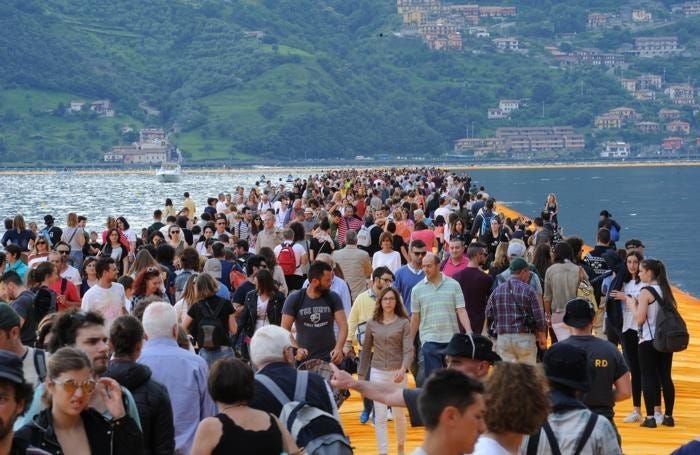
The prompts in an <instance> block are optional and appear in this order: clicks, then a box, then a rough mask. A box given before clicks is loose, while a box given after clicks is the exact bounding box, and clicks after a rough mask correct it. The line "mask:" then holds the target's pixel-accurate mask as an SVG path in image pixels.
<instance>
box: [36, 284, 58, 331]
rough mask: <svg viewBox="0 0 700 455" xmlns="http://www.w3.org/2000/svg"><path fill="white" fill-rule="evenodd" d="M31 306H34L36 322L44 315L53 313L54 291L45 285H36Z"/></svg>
mask: <svg viewBox="0 0 700 455" xmlns="http://www.w3.org/2000/svg"><path fill="white" fill-rule="evenodd" d="M32 306H33V307H34V317H35V320H36V321H37V323H38V322H39V321H41V320H42V319H44V316H46V315H47V314H49V313H55V312H56V311H57V308H56V292H55V291H54V290H53V289H49V288H48V287H46V286H40V287H38V288H37V289H36V291H35V292H34V299H33V300H32Z"/></svg>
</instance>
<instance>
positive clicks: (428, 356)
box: [421, 341, 447, 379]
mask: <svg viewBox="0 0 700 455" xmlns="http://www.w3.org/2000/svg"><path fill="white" fill-rule="evenodd" d="M446 347H447V343H435V342H433V341H426V342H425V343H423V346H422V347H421V350H422V352H423V371H424V373H423V377H424V378H425V379H428V378H429V377H430V374H431V373H432V372H433V371H435V370H439V369H440V368H444V367H445V356H444V355H442V354H438V351H442V350H443V349H445V348H446Z"/></svg>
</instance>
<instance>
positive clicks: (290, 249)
mask: <svg viewBox="0 0 700 455" xmlns="http://www.w3.org/2000/svg"><path fill="white" fill-rule="evenodd" d="M277 264H278V265H279V266H280V267H282V272H284V274H285V276H288V275H294V272H295V271H296V269H297V267H299V266H298V265H297V257H296V255H295V254H294V246H293V245H292V244H291V243H283V244H282V249H281V250H280V252H279V253H278V254H277Z"/></svg>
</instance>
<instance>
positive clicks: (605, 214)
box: [600, 210, 612, 218]
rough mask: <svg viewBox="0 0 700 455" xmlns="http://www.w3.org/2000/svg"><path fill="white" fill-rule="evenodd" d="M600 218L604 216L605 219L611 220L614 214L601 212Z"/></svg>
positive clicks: (605, 211)
mask: <svg viewBox="0 0 700 455" xmlns="http://www.w3.org/2000/svg"><path fill="white" fill-rule="evenodd" d="M600 216H604V217H606V218H611V217H612V213H610V212H608V211H607V210H601V211H600Z"/></svg>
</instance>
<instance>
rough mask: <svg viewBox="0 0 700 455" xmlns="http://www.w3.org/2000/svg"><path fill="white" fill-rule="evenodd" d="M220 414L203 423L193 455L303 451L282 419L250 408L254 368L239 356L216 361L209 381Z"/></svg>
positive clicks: (292, 454)
mask: <svg viewBox="0 0 700 455" xmlns="http://www.w3.org/2000/svg"><path fill="white" fill-rule="evenodd" d="M207 386H208V389H209V394H210V395H211V397H212V398H213V399H214V401H215V402H216V404H217V406H218V407H219V414H217V415H216V416H215V417H207V418H205V419H204V420H202V421H201V422H200V423H199V426H198V427H197V432H196V433H195V435H194V443H193V444H192V451H191V452H190V453H191V454H192V455H210V454H211V455H219V454H221V455H224V454H231V453H235V454H238V455H249V454H250V455H279V454H280V453H283V452H284V453H288V454H289V455H298V454H301V453H302V451H301V450H299V448H298V447H297V445H296V443H295V442H294V440H293V439H292V436H291V435H290V434H289V432H288V431H287V429H286V428H285V427H284V426H283V425H282V423H281V422H280V421H279V419H278V418H277V417H275V416H273V415H272V414H268V413H267V412H263V411H258V410H257V409H252V408H250V407H248V402H249V401H250V400H252V399H253V393H254V391H255V385H254V379H253V370H251V369H250V367H248V366H247V365H246V364H244V363H243V362H241V361H240V360H238V359H223V360H220V361H218V362H216V363H215V364H214V366H213V367H212V368H211V371H210V372H209V380H208V381H207Z"/></svg>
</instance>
